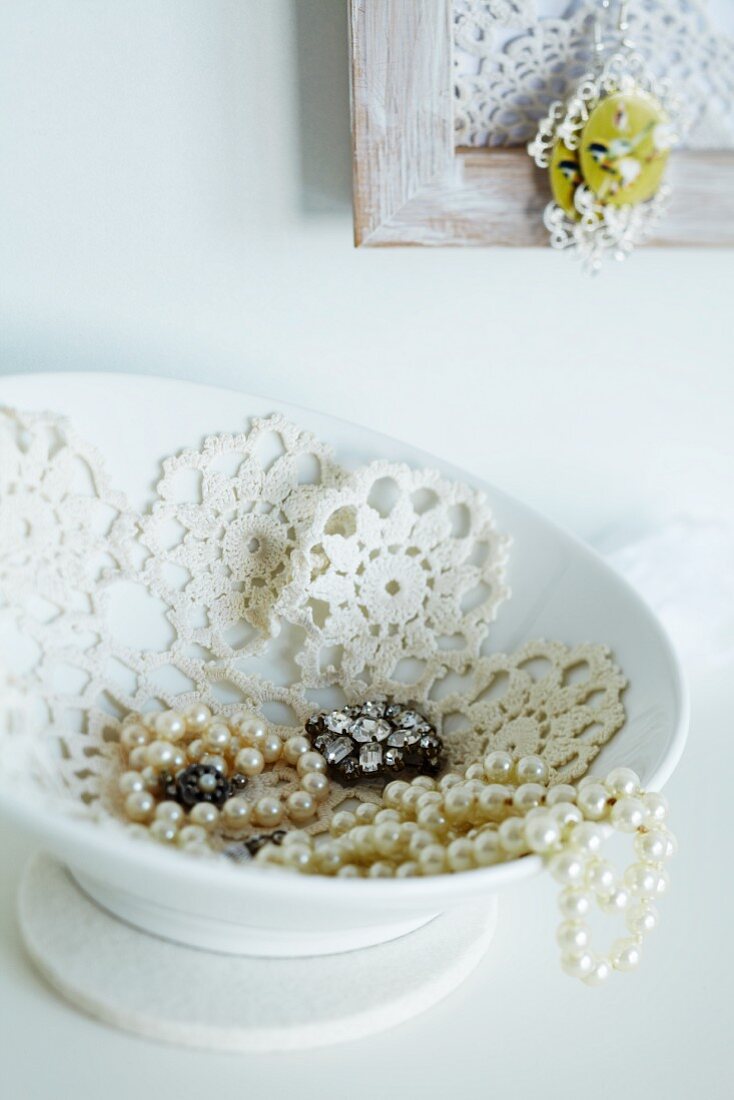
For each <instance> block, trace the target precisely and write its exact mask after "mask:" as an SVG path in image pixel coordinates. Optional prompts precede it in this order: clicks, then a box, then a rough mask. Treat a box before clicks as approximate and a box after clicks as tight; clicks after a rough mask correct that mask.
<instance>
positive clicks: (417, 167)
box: [350, 0, 734, 246]
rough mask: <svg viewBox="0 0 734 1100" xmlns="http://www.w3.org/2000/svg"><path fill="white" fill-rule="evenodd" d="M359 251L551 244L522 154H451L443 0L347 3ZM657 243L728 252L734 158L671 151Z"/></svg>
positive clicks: (732, 236) (538, 182) (541, 177)
mask: <svg viewBox="0 0 734 1100" xmlns="http://www.w3.org/2000/svg"><path fill="white" fill-rule="evenodd" d="M350 8H351V11H350V30H351V62H352V65H351V89H352V138H353V165H354V237H355V244H357V245H358V246H364V245H368V246H387V245H522V246H528V245H547V242H548V234H547V232H546V230H545V229H544V227H543V224H542V221H541V216H542V212H543V207H544V206H545V204H546V203H547V202H548V199H549V194H548V183H547V179H546V175H545V173H544V172H541V171H540V170H538V169H537V168H535V166H534V165H533V163H532V161H531V159H530V157H529V156H528V155H527V153H526V152H525V149H524V148H517V149H497V148H492V149H490V148H484V149H456V148H455V147H454V122H453V89H452V64H451V62H452V57H451V50H452V3H451V0H351V2H350ZM669 177H670V182H671V184H672V186H673V193H674V198H673V202H672V204H671V208H670V211H669V213H668V215H667V216H666V218H665V219H664V222H663V223H661V226H660V229H659V230H658V232H657V234H656V237H655V240H654V241H653V242H652V243H653V244H657V245H678V246H682V245H699V246H714V245H728V246H731V245H734V153H732V152H720V153H718V152H693V151H679V152H677V153H675V155H674V156H673V157H672V158H671V166H670V170H669Z"/></svg>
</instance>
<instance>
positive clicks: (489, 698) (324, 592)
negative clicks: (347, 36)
mask: <svg viewBox="0 0 734 1100" xmlns="http://www.w3.org/2000/svg"><path fill="white" fill-rule="evenodd" d="M507 548H508V540H507V538H506V536H504V535H502V534H500V533H499V532H498V531H497V529H496V527H495V525H494V522H493V519H492V515H491V511H490V508H489V505H488V502H487V500H486V498H485V496H484V494H483V493H481V492H478V491H477V490H474V489H471V488H469V487H468V486H466V485H462V484H460V483H457V482H451V481H447V480H446V479H444V478H442V477H440V476H439V475H438V474H437V473H436V472H435V471H432V470H414V469H410V468H409V467H407V466H404V465H396V464H393V463H388V462H383V461H377V462H373V463H371V464H370V465H368V466H365V467H362V468H360V469H357V470H356V471H352V472H348V471H346V470H345V469H343V468H341V467H340V466H339V465H338V463H337V462H336V461H335V459H334V456H333V455H332V453H331V452H330V450H329V448H328V447H326V446H325V445H324V444H322V443H320V442H319V441H318V440H316V439H315V438H314V437H313V436H312V435H310V434H309V433H308V432H304V431H302V430H301V429H300V428H298V427H297V426H295V425H294V424H291V423H289V422H288V421H286V420H285V419H284V418H283V417H281V416H278V415H274V416H270V417H267V418H264V419H259V418H255V419H253V421H252V423H251V424H250V425H249V427H248V429H247V430H246V431H243V432H242V433H238V434H234V435H217V436H212V437H210V438H207V439H205V440H204V441H203V443H202V444H201V446H200V447H198V448H191V449H187V450H184V451H181V452H180V453H179V454H177V455H175V456H173V457H171V458H165V459H164V460H163V462H162V476H161V479H160V480H159V482H158V484H157V487H156V496H155V499H154V500H152V501H151V502H150V504H149V505H148V507H147V508H145V509H144V510H143V511H142V512H138V511H136V510H135V509H133V508H132V507H131V505H130V503H129V502H128V500H127V498H126V497H125V495H124V494H123V493H122V492H119V491H117V490H115V489H114V488H113V487H112V486H111V485H110V483H109V479H108V477H107V475H106V473H105V470H104V464H103V462H102V459H101V457H100V456H99V454H97V453H96V452H95V451H94V449H92V448H91V447H89V446H88V445H87V444H85V442H84V441H83V440H81V439H79V437H78V436H77V435H76V433H75V432H74V430H73V428H72V427H71V426H70V424H69V423H68V422H67V421H66V420H64V419H61V418H59V417H56V416H53V415H50V414H37V413H33V414H26V413H21V412H18V411H17V410H12V409H5V410H0V678H1V679H2V683H1V684H0V691H1V692H2V700H3V707H2V718H1V719H0V763H1V765H2V769H3V773H4V776H5V778H6V780H7V781H12V782H13V783H14V784H15V785H16V786H20V787H21V788H22V789H23V791H24V793H25V794H27V797H28V798H36V799H40V800H43V801H44V802H46V803H47V802H48V801H49V800H53V801H54V802H55V803H56V804H57V805H58V806H60V807H61V808H63V809H64V810H65V811H66V812H70V813H73V814H77V815H82V816H85V817H89V818H91V819H93V820H95V821H97V822H98V823H100V824H103V825H106V826H108V827H119V818H120V814H119V805H118V797H117V795H116V794H115V793H114V791H115V784H114V782H112V780H113V778H114V776H115V774H116V773H117V771H118V769H119V767H120V750H119V746H118V738H119V729H120V720H121V719H122V717H124V715H125V714H126V713H127V712H128V711H130V710H143V711H145V710H151V709H157V708H160V707H177V708H185V707H187V706H188V705H189V704H190V703H192V702H194V701H196V700H201V701H204V702H206V703H207V704H208V705H209V706H210V707H211V708H212V710H213V711H214V712H215V713H222V714H227V715H232V714H235V713H236V712H237V711H239V710H241V709H243V708H245V709H254V710H256V711H258V712H259V713H260V714H261V715H263V716H264V717H265V718H266V719H267V720H268V721H270V722H271V723H272V724H273V725H274V728H275V729H276V731H277V732H279V733H280V734H281V735H284V736H288V735H290V734H291V733H293V732H294V731H295V730H297V729H299V728H300V727H301V726H302V724H303V722H304V721H305V719H306V718H307V717H308V716H309V715H310V714H311V713H313V711H314V710H317V709H320V708H321V707H322V706H323V705H325V704H326V705H337V704H339V703H341V702H344V701H347V702H356V701H359V700H363V699H364V698H365V697H375V696H379V695H388V696H392V697H395V698H397V699H399V700H401V701H413V702H415V703H416V704H417V705H419V706H420V707H421V708H422V709H423V710H424V712H425V713H426V715H427V717H429V718H430V719H431V720H432V721H433V722H434V723H435V724H436V725H437V728H438V730H439V732H440V733H442V734H443V736H444V737H445V741H446V746H447V750H448V751H447V763H448V764H450V765H461V764H464V763H467V762H469V761H470V760H472V759H475V758H476V757H477V756H478V755H480V754H481V753H482V752H483V751H484V750H485V749H486V747H487V746H490V745H491V746H497V747H503V748H504V747H513V748H517V749H518V750H520V751H523V752H529V751H532V752H537V753H538V754H539V755H541V756H543V757H544V758H545V759H546V760H547V761H548V763H549V765H550V766H551V768H552V769H553V772H554V777H555V778H556V779H559V780H560V779H563V780H566V779H577V778H579V777H580V776H581V775H582V774H583V773H584V771H585V770H586V769H587V767H588V764H589V762H590V760H591V759H593V757H594V755H596V753H597V752H598V751H599V749H600V748H601V746H602V745H603V744H604V743H605V742H606V741H607V740H608V739H609V738H610V737H611V736H612V735H613V734H614V733H615V732H616V731H617V730H618V729H619V728H620V727H621V725H622V723H623V721H624V709H623V707H622V703H621V701H620V700H621V693H622V690H623V687H624V680H623V678H622V676H621V674H620V673H619V671H618V669H617V668H616V667H615V666H614V664H613V662H612V660H611V658H610V656H609V654H608V653H607V651H606V650H605V649H603V648H602V647H599V646H590V645H583V646H577V647H572V648H567V647H565V646H563V645H560V644H559V643H553V642H550V643H546V642H533V643H530V644H529V645H528V646H525V647H524V648H523V649H522V650H520V651H519V652H518V653H517V654H514V655H499V654H495V655H494V656H483V655H482V653H483V652H485V651H486V649H487V645H488V634H489V629H490V624H491V622H492V620H493V619H494V617H495V615H496V612H497V609H498V607H499V605H500V603H501V601H502V600H503V599H505V598H506V596H507V595H508V590H507V588H506V585H505V583H504V573H505V565H506V559H507ZM572 672H573V675H572ZM266 673H267V674H266ZM498 685H499V686H498ZM276 786H277V788H278V790H279V792H281V793H282V794H283V795H287V794H289V793H290V792H291V791H292V790H295V789H296V787H297V786H298V780H297V776H296V774H295V771H294V769H292V768H290V767H289V766H288V765H287V764H285V763H280V764H278V765H276V766H275V767H273V768H272V769H270V770H268V771H266V772H265V773H264V774H263V775H262V776H260V777H258V778H257V779H254V780H252V785H251V788H250V790H251V792H252V795H253V797H257V795H258V794H259V793H260V792H261V791H265V790H267V789H268V788H271V789H272V788H273V787H276ZM379 796H380V790H379V788H374V787H370V786H369V785H364V786H357V787H350V788H348V789H344V788H340V787H338V786H337V784H332V793H331V796H330V798H329V799H328V801H326V802H325V803H324V804H323V806H322V808H321V810H320V815H319V818H318V820H317V821H316V822H314V824H313V826H312V827H311V828H312V830H313V831H320V830H323V829H324V828H325V827H326V825H327V823H328V820H329V816H330V815H331V813H332V812H333V811H334V810H335V809H336V808H338V806H339V805H341V804H343V803H344V802H345V801H346V800H347V799H353V798H357V799H360V800H363V801H377V800H378V799H379ZM248 797H249V794H248Z"/></svg>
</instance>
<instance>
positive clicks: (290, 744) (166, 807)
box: [117, 703, 330, 855]
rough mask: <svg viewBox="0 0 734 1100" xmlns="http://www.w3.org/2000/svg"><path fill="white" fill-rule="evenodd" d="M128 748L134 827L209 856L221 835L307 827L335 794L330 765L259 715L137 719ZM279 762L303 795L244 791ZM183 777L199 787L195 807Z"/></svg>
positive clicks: (200, 713)
mask: <svg viewBox="0 0 734 1100" xmlns="http://www.w3.org/2000/svg"><path fill="white" fill-rule="evenodd" d="M120 747H121V751H122V756H123V764H124V766H125V767H126V770H124V771H123V773H122V774H121V776H120V777H119V779H118V784H117V786H118V791H119V794H120V795H121V797H122V799H123V810H124V813H125V816H126V817H127V818H128V820H129V821H131V822H132V823H133V824H132V825H131V826H130V827H131V829H132V830H133V831H134V832H135V833H137V834H138V835H141V836H142V835H145V836H150V837H151V838H152V839H154V840H158V841H160V842H162V843H165V844H172V845H176V846H177V847H180V848H183V849H185V850H186V851H188V852H190V853H193V854H200V855H203V854H209V853H210V852H211V843H210V842H211V837H212V836H213V835H214V833H215V832H216V833H218V834H221V835H223V836H227V837H235V838H238V837H240V836H242V835H243V833H244V832H245V831H246V830H247V829H248V828H249V827H250V826H252V825H255V826H262V827H265V828H270V829H272V828H275V827H276V826H278V825H280V824H281V823H282V822H283V821H284V820H287V821H290V822H291V823H293V824H296V825H302V824H305V823H307V822H309V821H310V820H311V819H313V818H314V816H315V814H316V811H317V809H318V804H319V803H320V802H323V801H324V799H326V798H327V796H328V794H329V789H330V784H329V780H328V777H327V775H326V771H327V763H326V760H325V758H324V757H323V756H322V755H321V753H318V752H315V751H314V750H313V749H312V748H311V745H310V742H309V740H308V738H306V737H305V736H302V735H295V736H293V737H289V738H288V739H287V740H286V741H283V740H282V739H281V738H280V737H279V736H278V735H277V734H276V733H273V732H272V731H270V730H269V729H268V727H267V726H266V724H265V723H264V722H263V721H262V720H261V719H260V718H259V717H258V716H257V715H256V714H240V715H236V716H233V717H231V718H229V719H225V718H222V717H221V716H217V717H216V718H215V717H212V713H211V711H210V710H209V708H208V707H207V706H205V705H204V704H202V703H197V704H195V705H194V706H192V707H190V708H189V709H188V710H187V711H185V712H184V713H179V712H178V711H175V710H169V711H163V712H158V713H153V714H148V715H141V714H129V715H127V716H126V717H125V719H124V721H123V723H122V730H121V733H120ZM279 761H283V762H284V763H286V764H289V765H291V766H292V767H293V768H295V770H296V773H297V775H298V778H299V788H300V789H299V790H296V791H293V792H292V793H291V794H290V795H289V796H288V797H287V798H286V799H285V800H284V801H283V800H281V798H280V796H279V795H278V794H277V793H272V794H266V795H263V796H262V797H261V798H259V799H258V800H257V801H255V802H250V801H248V800H247V799H246V798H245V797H243V795H242V794H240V793H236V792H238V791H240V790H242V789H244V788H245V787H246V784H247V780H248V779H251V778H253V777H255V776H258V775H261V774H262V773H263V772H264V771H266V770H267V769H268V768H273V767H274V766H275V765H276V764H277V763H278V762H279ZM182 773H183V774H184V775H185V778H187V779H188V780H189V783H190V784H192V785H194V787H195V788H196V789H197V796H198V799H199V800H197V801H196V802H195V804H189V803H188V802H187V801H186V799H185V797H184V794H185V788H184V792H183V793H182V790H181V782H180V779H179V782H178V784H177V781H176V776H177V775H178V776H179V777H180V776H181V775H182ZM186 773H188V775H186ZM171 795H173V797H171ZM220 803H221V805H220ZM187 808H188V810H189V812H188V815H187V813H186V810H187Z"/></svg>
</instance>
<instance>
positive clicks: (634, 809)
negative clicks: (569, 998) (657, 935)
mask: <svg viewBox="0 0 734 1100" xmlns="http://www.w3.org/2000/svg"><path fill="white" fill-rule="evenodd" d="M576 804H577V806H578V808H579V810H580V811H581V812H582V814H583V815H584V818H585V820H584V821H583V822H579V823H576V824H574V825H573V826H572V827H571V829H570V830H569V831H568V835H567V838H566V842H565V844H564V846H563V849H562V850H561V851H559V852H557V853H555V854H553V855H551V856H549V858H548V867H549V870H550V873H551V874H552V875H553V877H554V879H555V880H556V881H557V882H558V883H560V885H561V886H562V889H561V893H560V895H559V899H558V904H559V908H560V910H561V915H562V917H563V920H562V921H561V924H560V925H559V927H558V930H557V933H556V938H557V941H558V945H559V947H560V949H561V965H562V967H563V969H564V970H565V972H566V973H567V974H569V975H570V976H571V977H575V978H580V979H581V980H582V981H584V982H585V983H586V984H587V985H601V984H602V983H603V982H604V981H605V980H606V979H607V978H608V977H609V975H610V974H611V972H612V971H613V970H619V971H628V970H634V969H635V968H636V967H637V966H638V964H639V962H640V958H641V949H642V942H643V939H644V937H645V935H647V934H648V933H650V932H652V931H653V930H654V929H655V928H656V927H657V925H658V920H659V916H658V911H657V909H656V908H655V905H654V904H653V899H654V898H657V897H659V896H660V895H662V894H664V893H665V892H666V891H667V889H668V887H669V884H670V880H669V876H668V873H667V871H666V870H665V868H664V863H665V862H666V861H667V860H669V859H670V858H671V857H672V856H673V855H674V853H675V850H676V842H675V838H674V837H673V834H672V833H671V832H670V830H669V829H668V828H667V827H666V825H665V821H666V819H667V815H668V804H667V801H666V800H665V798H663V796H662V795H660V794H656V793H654V792H644V791H642V790H641V789H640V780H639V777H638V776H637V775H636V774H635V772H633V771H632V770H631V769H630V768H615V769H614V770H613V771H611V772H610V773H609V775H608V776H607V778H606V780H605V781H604V782H603V783H600V782H599V781H597V780H595V779H593V778H589V779H586V780H582V781H581V783H580V784H579V792H578V797H577V799H576ZM603 825H609V826H611V828H612V830H615V831H617V832H621V833H627V834H634V848H635V853H636V855H637V857H638V858H637V860H636V861H635V862H633V863H631V864H630V865H629V867H627V869H626V870H625V872H624V874H623V876H622V877H621V878H620V877H619V876H618V875H617V874H616V873H615V870H614V868H613V867H612V865H611V864H610V863H608V862H607V861H605V860H603V859H601V858H600V856H601V848H602V844H603V842H604V839H605V830H604V828H603ZM594 901H596V903H597V905H598V906H599V908H600V909H601V910H602V911H603V912H605V913H609V914H612V915H617V914H619V915H623V916H624V919H625V922H626V924H627V929H628V931H629V933H630V934H629V935H628V936H626V937H624V938H621V939H617V940H615V941H614V943H613V944H612V947H611V950H610V952H609V953H608V954H606V955H598V954H595V953H594V952H593V951H592V950H591V931H590V929H589V926H588V924H587V923H586V922H585V920H584V917H586V916H587V915H588V914H589V913H590V912H591V909H592V905H593V903H594Z"/></svg>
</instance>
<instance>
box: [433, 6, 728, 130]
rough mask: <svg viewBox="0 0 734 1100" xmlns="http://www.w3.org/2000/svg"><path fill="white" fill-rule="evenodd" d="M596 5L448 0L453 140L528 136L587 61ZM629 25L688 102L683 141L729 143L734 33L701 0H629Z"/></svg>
mask: <svg viewBox="0 0 734 1100" xmlns="http://www.w3.org/2000/svg"><path fill="white" fill-rule="evenodd" d="M600 9H601V4H600V0H577V2H571V0H569V2H568V3H567V4H565V5H563V4H558V3H556V4H552V5H551V4H547V3H543V0H454V3H453V45H454V120H455V141H456V145H457V146H462V145H465V146H480V145H524V144H526V143H527V142H528V141H531V140H532V138H533V137H534V136H535V133H536V130H537V128H538V123H539V121H540V119H541V118H543V117H544V115H545V114H546V113H547V109H548V105H549V103H551V102H552V101H554V100H557V99H561V100H562V99H565V98H566V96H567V95H568V93H569V92H570V91H571V89H572V88H573V87H574V85H575V84H576V83H577V82H578V80H579V78H580V77H581V76H582V74H583V73H585V72H588V71H589V68H590V67H591V66H592V63H593V55H594V51H593V38H592V33H591V24H592V21H593V18H594V16H595V15H597V14H598V13H599V11H600ZM551 13H552V14H551ZM629 24H630V28H629V37H630V38H631V39H632V40H633V41H634V43H635V48H636V50H637V51H638V52H639V53H640V54H641V55H642V56H643V57H644V59H645V62H646V64H647V66H648V67H649V68H650V70H651V71H652V72H653V73H654V74H655V76H657V77H658V78H662V79H667V80H669V81H670V83H671V86H672V87H674V88H675V89H676V92H677V93H678V94H679V95H680V97H681V100H682V102H683V103H684V105H685V108H686V114H687V115H689V116H690V118H691V120H692V126H691V128H690V130H689V132H688V136H687V139H686V141H687V144H688V145H690V146H692V147H694V148H709V149H721V148H732V147H734V122H733V121H732V120H733V119H734V40H733V39H732V38H731V36H730V35H728V34H725V33H722V31H721V30H720V28H718V27H716V26H715V25H714V24H713V22H712V20H711V19H710V18H709V15H708V11H707V4H706V2H705V0H631V3H630V5H629Z"/></svg>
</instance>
